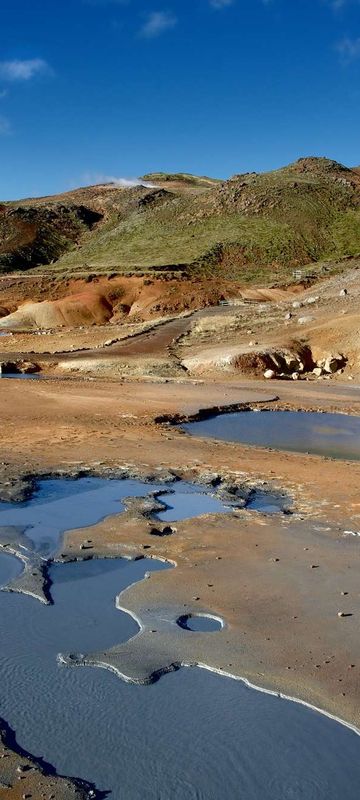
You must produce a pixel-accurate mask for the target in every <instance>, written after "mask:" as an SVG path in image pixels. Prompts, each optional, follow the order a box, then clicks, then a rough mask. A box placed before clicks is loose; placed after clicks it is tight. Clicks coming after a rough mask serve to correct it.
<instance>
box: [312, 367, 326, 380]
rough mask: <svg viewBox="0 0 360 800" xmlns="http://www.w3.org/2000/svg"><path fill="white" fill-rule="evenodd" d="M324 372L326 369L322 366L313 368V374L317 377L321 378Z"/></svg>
mask: <svg viewBox="0 0 360 800" xmlns="http://www.w3.org/2000/svg"><path fill="white" fill-rule="evenodd" d="M323 373H324V370H323V368H322V367H315V368H314V369H313V374H314V375H316V377H317V378H321V376H322V375H323Z"/></svg>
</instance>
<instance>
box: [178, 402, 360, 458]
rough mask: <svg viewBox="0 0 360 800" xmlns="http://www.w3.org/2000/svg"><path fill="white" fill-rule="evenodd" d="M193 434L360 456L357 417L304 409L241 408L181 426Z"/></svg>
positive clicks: (294, 449) (299, 451)
mask: <svg viewBox="0 0 360 800" xmlns="http://www.w3.org/2000/svg"><path fill="white" fill-rule="evenodd" d="M181 427H182V428H183V429H184V430H186V431H187V432H188V433H191V434H193V435H194V436H206V437H211V438H214V439H223V440H225V441H227V442H241V443H242V444H251V445H257V446H258V447H273V448H275V449H277V450H290V451H295V452H298V453H313V454H317V455H321V456H328V457H331V458H343V459H351V460H359V459H360V417H353V416H348V415H345V414H321V413H316V412H310V411H309V412H304V411H261V412H259V411H242V412H238V413H234V414H221V415H218V416H214V417H209V418H208V419H204V420H200V421H197V422H189V423H187V424H185V425H182V426H181Z"/></svg>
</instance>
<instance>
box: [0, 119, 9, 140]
mask: <svg viewBox="0 0 360 800" xmlns="http://www.w3.org/2000/svg"><path fill="white" fill-rule="evenodd" d="M10 131H11V125H10V122H9V120H8V119H7V118H6V117H1V116H0V136H5V135H6V134H7V133H10Z"/></svg>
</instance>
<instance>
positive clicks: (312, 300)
mask: <svg viewBox="0 0 360 800" xmlns="http://www.w3.org/2000/svg"><path fill="white" fill-rule="evenodd" d="M319 300H320V297H319V295H316V297H308V298H307V300H305V303H306V304H307V305H308V306H312V305H314V303H318V301H319Z"/></svg>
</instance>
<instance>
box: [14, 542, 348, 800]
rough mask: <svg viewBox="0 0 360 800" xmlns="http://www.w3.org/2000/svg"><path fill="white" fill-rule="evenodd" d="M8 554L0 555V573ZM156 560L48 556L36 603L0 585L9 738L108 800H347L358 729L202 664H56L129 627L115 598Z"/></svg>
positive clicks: (122, 635) (118, 637) (105, 643)
mask: <svg viewBox="0 0 360 800" xmlns="http://www.w3.org/2000/svg"><path fill="white" fill-rule="evenodd" d="M13 561H14V559H11V558H9V557H8V556H4V555H1V556H0V570H1V578H2V582H3V583H5V582H6V580H7V578H10V577H11V576H12V574H13V569H14V565H13V563H12V562H13ZM15 563H16V562H15ZM165 568H166V567H165V565H163V564H159V563H156V562H153V561H150V562H149V561H146V560H142V561H136V562H126V561H123V560H116V561H103V560H101V561H89V562H82V563H74V564H66V565H53V566H52V567H51V579H52V581H53V599H54V605H53V606H48V607H44V606H42V605H41V604H40V603H39V602H37V601H36V600H35V599H33V598H31V597H23V596H20V595H16V594H7V593H5V592H0V714H1V716H2V717H3V718H4V719H6V720H7V722H8V723H9V724H10V725H11V726H12V727H13V728H14V729H15V731H16V735H17V741H18V744H19V745H20V746H21V747H23V748H24V749H25V750H27V751H28V752H30V753H32V754H33V755H35V756H38V757H39V756H41V757H43V758H44V759H45V760H46V761H48V762H49V763H51V764H52V765H53V766H54V767H55V768H56V770H57V771H58V772H59V773H62V774H66V775H69V776H77V777H81V778H83V779H86V780H88V781H91V782H93V783H95V784H96V787H97V789H99V790H102V791H108V792H109V795H108V796H109V797H110V798H113V799H114V800H127V799H128V798H129V800H130V798H131V800H144V799H145V800H158V798H161V800H168V798H170V797H171V798H172V799H174V800H195V798H196V800H199V799H200V800H209V799H210V798H211V800H234V798H239V800H240V798H246V800H263V798H264V797H266V798H267V800H289V798H291V800H338V799H339V797H344V798H346V800H357V798H358V786H359V781H360V758H359V756H360V738H359V737H358V736H357V735H356V734H354V733H353V732H352V731H350V730H348V729H347V728H345V727H343V726H341V725H339V724H337V723H336V722H334V721H332V720H329V719H327V718H326V717H324V716H322V715H320V714H317V713H316V712H313V711H311V710H308V709H306V708H303V707H301V706H299V705H297V704H294V703H291V702H288V701H284V700H280V699H279V698H276V697H273V696H269V695H265V694H263V693H260V692H256V691H254V690H252V689H249V688H247V687H246V686H245V685H243V684H242V683H241V682H237V681H235V680H232V679H230V678H225V677H221V676H219V675H216V674H212V673H210V672H207V671H205V670H204V669H196V668H193V669H185V668H184V669H182V670H180V671H177V672H174V673H171V674H168V675H164V676H163V677H162V678H161V679H160V680H159V681H158V682H157V683H155V684H152V685H150V686H137V685H130V684H126V683H124V682H122V681H121V680H120V679H119V678H117V677H116V676H115V675H114V674H113V673H111V672H108V671H106V670H103V669H96V668H91V667H80V668H79V667H76V668H68V667H66V666H63V665H61V664H59V662H58V660H57V656H58V653H59V652H63V653H66V652H71V651H74V650H76V651H79V650H81V651H82V652H88V651H90V650H94V649H101V648H104V647H109V646H111V645H112V644H114V643H115V642H119V641H125V640H127V639H128V638H129V637H131V636H133V635H134V634H135V633H136V632H137V625H136V623H135V622H134V620H133V619H132V618H131V617H130V616H128V615H126V614H124V613H122V612H120V611H118V610H116V609H115V605H114V598H115V595H117V594H118V593H119V592H120V591H121V590H122V589H123V588H125V586H127V585H129V584H130V583H133V582H134V581H137V580H140V579H141V578H143V576H144V574H145V572H148V571H153V570H155V569H165ZM194 635H196V634H194V633H192V632H190V631H189V636H194ZM200 635H206V634H200ZM211 635H216V634H211ZM220 635H222V634H220ZM345 765H346V766H345ZM0 777H1V766H0Z"/></svg>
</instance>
